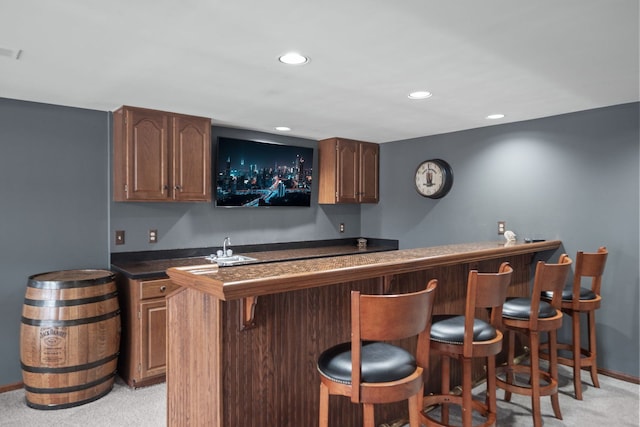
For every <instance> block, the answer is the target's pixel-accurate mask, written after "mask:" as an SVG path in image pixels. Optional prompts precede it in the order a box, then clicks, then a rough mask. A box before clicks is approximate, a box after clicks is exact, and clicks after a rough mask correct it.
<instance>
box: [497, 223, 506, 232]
mask: <svg viewBox="0 0 640 427" xmlns="http://www.w3.org/2000/svg"><path fill="white" fill-rule="evenodd" d="M506 227H507V223H506V221H498V234H501V235H502V234H504V232H505V230H506Z"/></svg>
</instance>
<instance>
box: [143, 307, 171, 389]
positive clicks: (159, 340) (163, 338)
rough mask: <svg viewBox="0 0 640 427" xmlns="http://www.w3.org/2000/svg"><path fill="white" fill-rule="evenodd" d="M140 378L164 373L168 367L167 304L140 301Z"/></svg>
mask: <svg viewBox="0 0 640 427" xmlns="http://www.w3.org/2000/svg"><path fill="white" fill-rule="evenodd" d="M140 328H141V331H140V346H141V348H140V355H141V358H140V366H139V370H140V379H145V378H147V377H152V376H154V375H164V374H165V373H166V367H167V304H166V302H165V300H164V298H162V299H161V300H153V301H147V302H141V303H140Z"/></svg>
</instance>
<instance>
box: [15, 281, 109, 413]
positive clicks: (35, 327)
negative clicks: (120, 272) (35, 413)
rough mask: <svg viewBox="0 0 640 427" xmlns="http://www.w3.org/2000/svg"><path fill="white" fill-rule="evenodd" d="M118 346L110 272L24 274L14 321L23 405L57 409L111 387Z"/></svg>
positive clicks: (88, 400) (92, 396)
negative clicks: (21, 300) (17, 331)
mask: <svg viewBox="0 0 640 427" xmlns="http://www.w3.org/2000/svg"><path fill="white" fill-rule="evenodd" d="M119 348H120V308H119V305H118V297H117V290H116V285H115V275H114V274H113V273H112V272H110V271H106V270H66V271H56V272H50V273H42V274H38V275H34V276H31V277H29V281H28V284H27V291H26V295H25V299H24V305H23V308H22V324H21V325H20V363H21V365H22V379H23V381H24V388H25V391H26V400H27V405H28V406H30V407H32V408H37V409H62V408H69V407H72V406H78V405H82V404H85V403H88V402H92V401H94V400H96V399H99V398H101V397H102V396H104V395H106V394H107V393H109V392H110V391H111V389H112V388H113V382H114V379H115V375H116V368H117V365H118V351H119Z"/></svg>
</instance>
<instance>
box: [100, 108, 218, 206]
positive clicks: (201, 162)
mask: <svg viewBox="0 0 640 427" xmlns="http://www.w3.org/2000/svg"><path fill="white" fill-rule="evenodd" d="M113 127H114V131H113V138H114V140H113V147H114V156H113V167H114V175H113V176H114V190H113V192H114V200H116V201H165V202H166V201H211V119H208V118H204V117H193V116H186V115H182V114H175V113H167V112H164V111H156V110H149V109H143V108H135V107H128V106H124V107H122V108H120V109H118V110H117V111H115V112H114V113H113Z"/></svg>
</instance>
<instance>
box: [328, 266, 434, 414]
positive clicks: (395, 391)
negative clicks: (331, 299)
mask: <svg viewBox="0 0 640 427" xmlns="http://www.w3.org/2000/svg"><path fill="white" fill-rule="evenodd" d="M436 286H437V280H435V279H433V280H431V281H430V282H429V283H428V285H427V287H426V289H425V290H422V291H419V292H414V293H408V294H400V295H361V294H360V292H358V291H352V292H351V341H350V342H345V343H342V344H338V345H336V346H334V347H331V348H330V349H328V350H326V351H324V352H323V353H322V354H321V355H320V357H319V358H318V371H319V372H320V422H319V425H320V427H328V425H329V395H331V394H337V395H342V396H350V397H351V401H352V402H353V403H362V404H363V407H364V408H363V410H364V417H363V425H364V426H366V427H374V414H373V405H374V404H376V403H388V402H398V401H401V400H406V399H408V400H409V421H410V426H411V427H420V424H419V419H418V412H419V407H418V404H419V401H420V397H422V394H423V393H424V375H425V373H426V372H428V369H427V368H428V364H429V330H430V328H431V314H432V312H433V301H434V295H435V292H434V290H435V288H436ZM416 335H417V336H418V344H417V350H416V354H415V356H414V355H413V354H411V353H410V352H408V351H407V350H405V349H403V348H401V347H398V346H395V345H392V344H389V343H387V342H385V341H391V340H397V339H403V338H409V337H412V336H416Z"/></svg>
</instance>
